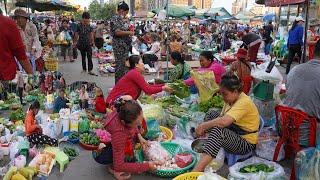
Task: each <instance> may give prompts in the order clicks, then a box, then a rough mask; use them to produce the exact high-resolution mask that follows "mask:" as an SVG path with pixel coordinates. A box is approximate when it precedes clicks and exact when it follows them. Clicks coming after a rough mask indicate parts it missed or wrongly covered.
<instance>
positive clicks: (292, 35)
mask: <svg viewBox="0 0 320 180" xmlns="http://www.w3.org/2000/svg"><path fill="white" fill-rule="evenodd" d="M297 44H298V45H301V46H303V27H302V26H301V25H297V26H296V27H295V28H294V29H292V30H290V31H289V37H288V46H289V45H297Z"/></svg>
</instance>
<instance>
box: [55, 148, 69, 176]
mask: <svg viewBox="0 0 320 180" xmlns="http://www.w3.org/2000/svg"><path fill="white" fill-rule="evenodd" d="M56 161H57V162H58V163H59V165H60V172H63V171H64V167H65V165H67V164H68V163H69V157H68V156H67V155H66V154H65V153H64V152H62V151H59V152H58V153H57V154H56Z"/></svg>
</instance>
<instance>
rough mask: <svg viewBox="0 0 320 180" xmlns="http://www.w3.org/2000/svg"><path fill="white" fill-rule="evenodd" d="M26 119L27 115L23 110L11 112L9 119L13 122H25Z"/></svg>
mask: <svg viewBox="0 0 320 180" xmlns="http://www.w3.org/2000/svg"><path fill="white" fill-rule="evenodd" d="M25 117H26V113H25V112H24V111H23V110H22V109H17V110H15V111H11V112H10V115H9V118H10V119H11V120H15V121H16V120H24V118H25Z"/></svg>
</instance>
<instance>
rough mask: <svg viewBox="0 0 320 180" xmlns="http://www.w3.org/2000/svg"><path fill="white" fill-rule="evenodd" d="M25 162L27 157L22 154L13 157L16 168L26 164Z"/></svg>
mask: <svg viewBox="0 0 320 180" xmlns="http://www.w3.org/2000/svg"><path fill="white" fill-rule="evenodd" d="M26 163H27V159H26V157H25V156H23V155H20V156H18V157H16V158H15V159H14V165H15V166H16V167H17V168H23V167H24V166H25V165H26Z"/></svg>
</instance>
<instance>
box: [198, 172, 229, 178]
mask: <svg viewBox="0 0 320 180" xmlns="http://www.w3.org/2000/svg"><path fill="white" fill-rule="evenodd" d="M223 179H224V178H222V177H221V176H219V175H218V174H216V173H214V172H213V171H212V170H210V171H205V172H204V173H203V174H202V175H200V176H199V177H198V179H197V180H223Z"/></svg>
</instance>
